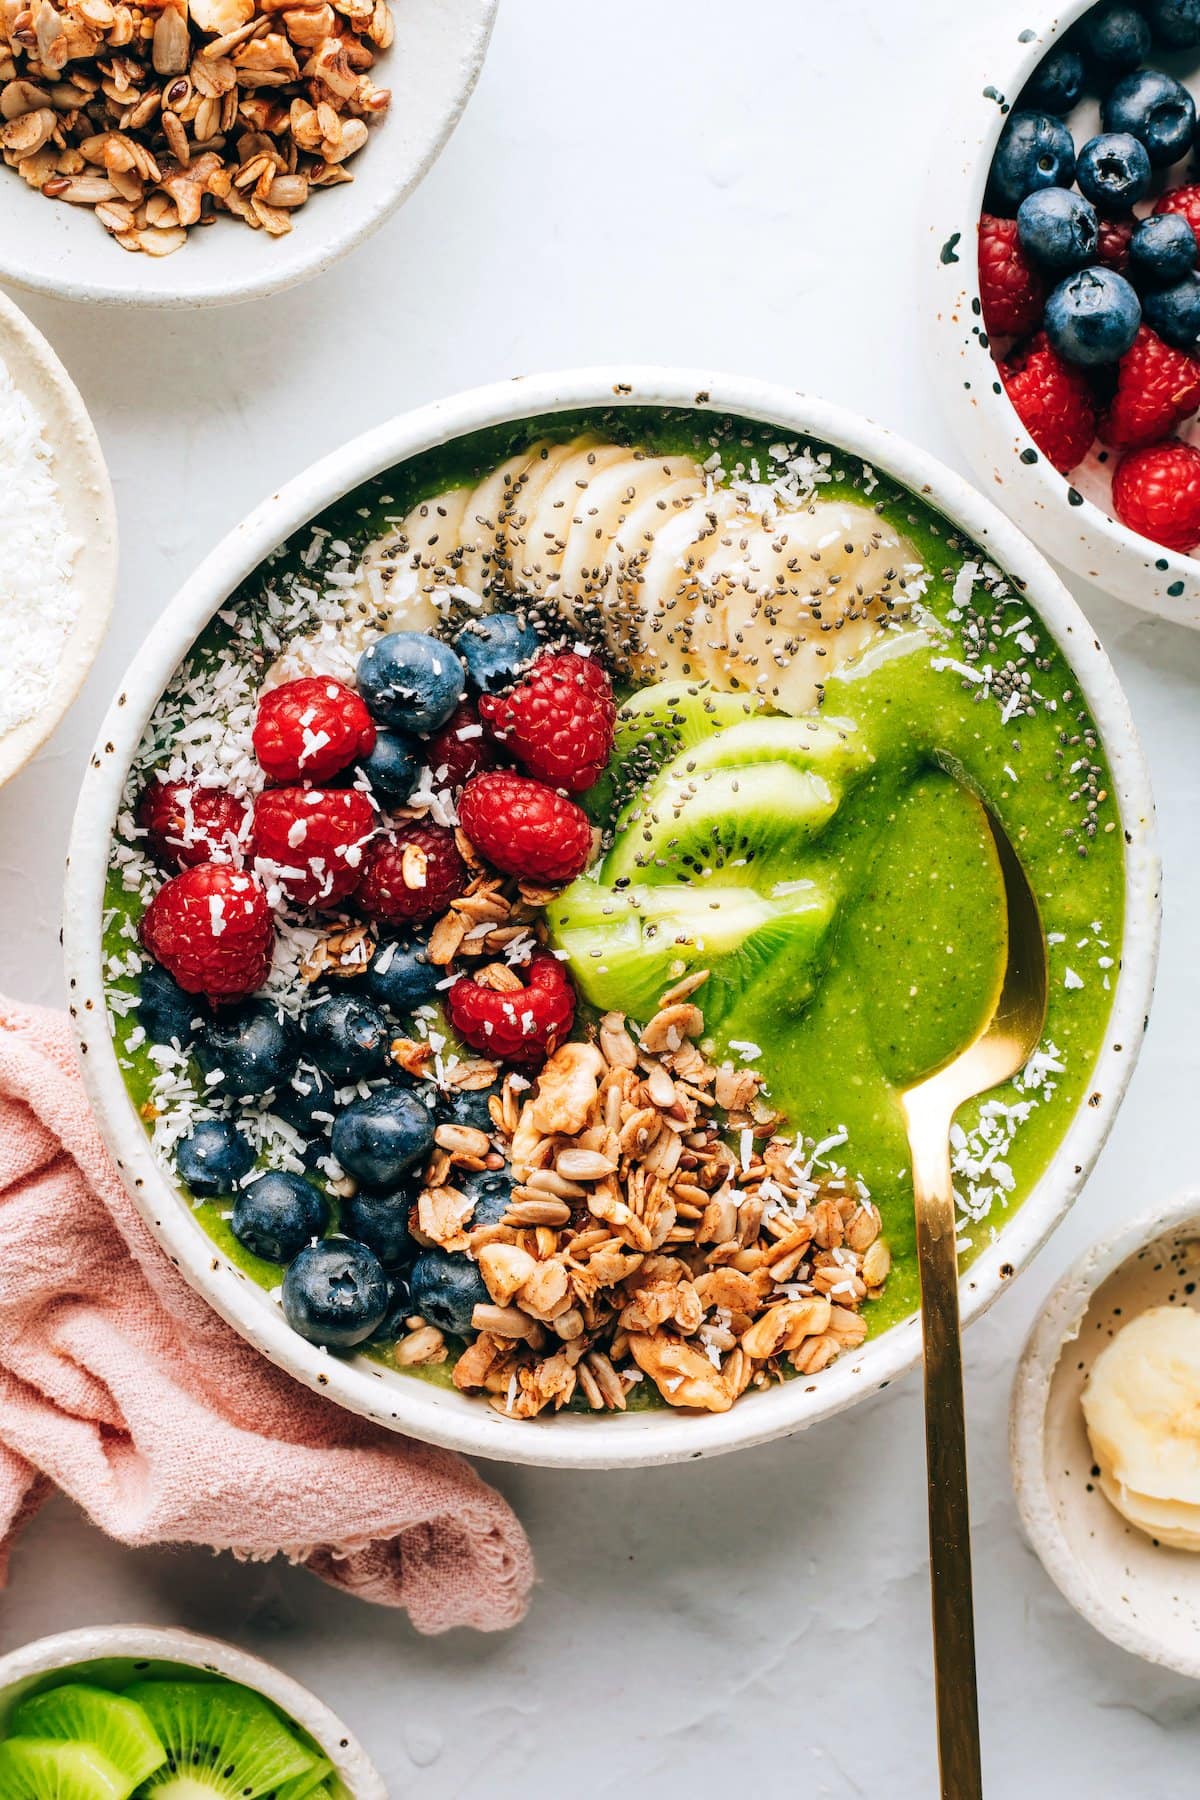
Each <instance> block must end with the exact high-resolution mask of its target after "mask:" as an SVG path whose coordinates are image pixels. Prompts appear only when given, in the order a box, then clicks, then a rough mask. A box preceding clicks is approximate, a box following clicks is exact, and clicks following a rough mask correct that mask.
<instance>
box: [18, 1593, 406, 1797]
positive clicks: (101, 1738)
mask: <svg viewBox="0 0 1200 1800" xmlns="http://www.w3.org/2000/svg"><path fill="white" fill-rule="evenodd" d="M193 1755H194V1756H196V1757H197V1758H199V1759H202V1762H203V1761H207V1762H208V1763H209V1765H210V1767H209V1769H204V1768H203V1767H201V1773H200V1778H199V1780H198V1782H197V1786H196V1790H195V1791H196V1792H197V1793H199V1792H201V1791H203V1792H205V1793H208V1792H209V1791H210V1784H212V1785H211V1791H212V1792H213V1793H218V1792H221V1793H232V1792H234V1791H236V1792H238V1793H240V1792H242V1791H243V1788H242V1785H241V1784H240V1783H237V1782H236V1777H237V1774H238V1771H239V1769H240V1768H244V1769H245V1770H246V1772H247V1773H246V1790H245V1791H247V1792H248V1791H250V1790H251V1789H260V1788H261V1784H262V1782H263V1780H264V1779H265V1780H266V1782H268V1783H272V1782H273V1783H276V1784H277V1785H278V1788H279V1791H280V1792H281V1793H285V1792H291V1791H293V1790H294V1791H295V1792H296V1793H304V1794H309V1793H311V1794H312V1796H313V1800H386V1789H385V1788H384V1785H383V1781H382V1778H381V1777H380V1775H379V1772H378V1770H377V1769H376V1768H375V1767H374V1765H373V1764H372V1763H371V1761H370V1759H369V1758H368V1756H367V1754H366V1752H365V1751H364V1749H363V1748H362V1745H361V1744H360V1743H359V1742H358V1740H357V1739H356V1738H355V1737H354V1735H353V1734H352V1732H351V1731H350V1730H349V1729H348V1727H347V1726H345V1725H344V1724H343V1723H342V1721H341V1720H340V1719H339V1718H338V1717H337V1716H336V1714H334V1713H333V1712H331V1711H330V1709H329V1707H327V1706H326V1705H325V1703H324V1702H323V1701H322V1700H318V1698H317V1696H316V1695H315V1694H312V1693H310V1692H309V1690H308V1689H307V1688H305V1687H303V1686H301V1684H300V1683H299V1682H298V1681H294V1680H293V1679H292V1677H291V1676H290V1675H285V1674H284V1673H283V1671H282V1670H281V1669H277V1668H275V1667H273V1665H272V1664H270V1663H268V1662H264V1661H263V1660H262V1658H261V1657H257V1656H251V1655H250V1654H249V1652H248V1651H245V1650H241V1649H239V1648H238V1647H237V1645H235V1644H227V1643H224V1642H222V1641H221V1640H220V1639H218V1638H210V1637H200V1636H198V1635H197V1634H196V1633H194V1632H190V1631H180V1630H177V1629H175V1628H174V1627H167V1626H154V1625H89V1626H84V1627H81V1628H80V1629H79V1630H76V1631H61V1632H56V1633H55V1634H54V1635H53V1636H52V1637H44V1638H37V1639H35V1640H34V1642H33V1643H29V1644H23V1645H22V1646H21V1647H20V1649H17V1650H12V1651H10V1652H9V1653H8V1655H6V1656H0V1780H2V1781H3V1784H4V1785H3V1791H4V1792H5V1793H15V1792H18V1791H19V1792H20V1793H22V1794H24V1793H30V1794H33V1793H60V1792H61V1793H64V1794H66V1793H71V1794H74V1793H79V1794H93V1793H94V1794H97V1795H111V1794H124V1793H128V1792H129V1791H130V1788H131V1786H132V1785H133V1784H135V1783H136V1784H137V1792H138V1794H139V1795H144V1796H146V1800H154V1796H155V1795H157V1794H159V1793H160V1792H162V1793H163V1794H164V1795H165V1794H170V1793H173V1792H176V1791H177V1784H178V1781H179V1774H178V1766H179V1763H180V1762H183V1761H184V1760H185V1759H188V1758H191V1757H192V1756H193ZM218 1757H219V1761H218V1760H217V1759H218ZM213 1765H215V1767H214V1766H213ZM192 1766H193V1767H196V1766H197V1765H196V1764H195V1763H193V1765H192ZM229 1783H233V1785H226V1784H229ZM188 1785H189V1786H190V1783H189V1784H188ZM272 1791H274V1789H272Z"/></svg>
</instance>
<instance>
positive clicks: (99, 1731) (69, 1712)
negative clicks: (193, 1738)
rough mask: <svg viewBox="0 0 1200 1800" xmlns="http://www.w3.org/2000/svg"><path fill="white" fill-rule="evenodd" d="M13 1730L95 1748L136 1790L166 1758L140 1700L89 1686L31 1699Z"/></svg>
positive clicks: (68, 1684) (73, 1685) (71, 1685)
mask: <svg viewBox="0 0 1200 1800" xmlns="http://www.w3.org/2000/svg"><path fill="white" fill-rule="evenodd" d="M8 1729H9V1731H10V1732H11V1733H12V1735H13V1736H14V1737H31V1738H59V1739H62V1740H63V1741H64V1742H67V1743H72V1744H94V1745H95V1747H96V1749H97V1750H99V1751H101V1753H102V1754H103V1755H104V1756H106V1757H107V1758H108V1760H109V1762H110V1763H112V1765H113V1767H114V1768H116V1769H119V1770H120V1772H121V1773H122V1774H123V1775H127V1776H128V1777H129V1786H130V1787H131V1788H134V1787H136V1786H137V1784H138V1782H139V1781H144V1780H145V1778H146V1776H147V1775H150V1774H152V1773H153V1771H154V1770H155V1769H157V1768H160V1767H161V1766H162V1764H163V1763H164V1762H165V1761H166V1758H167V1753H166V1750H165V1749H164V1748H163V1745H162V1742H161V1740H160V1738H159V1737H158V1734H157V1733H156V1732H155V1730H154V1729H153V1727H152V1726H151V1724H150V1721H149V1719H148V1718H147V1717H146V1715H145V1713H144V1712H143V1711H142V1709H141V1707H140V1706H138V1705H137V1703H136V1702H135V1701H133V1700H129V1699H127V1698H126V1696H125V1695H124V1694H114V1693H111V1692H110V1691H109V1689H108V1688H102V1687H93V1686H92V1685H91V1684H90V1683H88V1682H86V1681H64V1682H63V1683H62V1684H61V1685H60V1686H58V1687H52V1688H45V1689H44V1690H43V1691H42V1692H41V1693H40V1694H31V1695H30V1696H29V1698H28V1699H27V1700H22V1701H21V1704H20V1705H19V1706H18V1707H17V1708H16V1710H15V1711H14V1712H13V1715H12V1717H11V1719H10V1720H9V1722H8Z"/></svg>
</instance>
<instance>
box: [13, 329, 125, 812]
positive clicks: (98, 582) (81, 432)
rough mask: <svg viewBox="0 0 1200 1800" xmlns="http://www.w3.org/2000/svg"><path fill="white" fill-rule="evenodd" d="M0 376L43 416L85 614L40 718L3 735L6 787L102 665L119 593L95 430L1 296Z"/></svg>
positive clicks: (71, 387) (66, 646)
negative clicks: (101, 656) (75, 544)
mask: <svg viewBox="0 0 1200 1800" xmlns="http://www.w3.org/2000/svg"><path fill="white" fill-rule="evenodd" d="M0 368H4V369H6V370H7V372H8V375H9V378H10V380H11V381H12V383H13V385H14V387H16V389H17V390H18V392H19V393H21V394H22V395H24V396H25V398H26V399H27V400H28V401H29V403H30V405H31V406H32V407H33V408H34V410H35V411H36V413H37V414H38V416H39V419H40V421H41V427H42V437H43V440H44V442H45V444H46V447H47V449H48V450H49V452H50V459H51V472H52V474H53V476H54V481H55V485H56V486H57V488H58V492H59V499H60V501H61V504H62V509H63V517H64V519H65V521H66V525H67V529H68V530H69V531H70V533H71V535H72V536H73V537H74V538H75V539H76V540H77V541H78V544H79V548H78V550H77V551H76V553H75V560H74V566H73V580H74V584H75V586H76V587H77V589H78V590H79V610H78V612H77V614H76V617H75V622H74V624H73V625H72V626H71V629H70V631H69V632H68V633H67V635H66V637H65V638H64V640H63V646H62V652H61V655H60V657H59V661H58V667H57V669H56V670H55V675H54V681H53V683H52V685H51V688H50V691H49V693H48V694H47V696H46V698H45V700H44V701H43V702H42V703H41V705H39V706H38V708H37V710H36V711H35V712H34V713H33V715H32V716H31V717H30V718H28V719H25V720H23V721H22V722H21V723H20V724H19V725H15V726H14V727H13V728H12V730H11V731H7V732H4V733H3V734H0V787H2V786H3V785H4V783H5V782H6V781H9V780H10V779H11V778H12V777H13V776H14V775H16V774H17V773H18V771H19V770H20V769H22V768H24V766H25V764H26V763H27V762H28V761H29V759H30V758H31V757H32V756H34V755H35V754H36V753H37V751H38V750H40V749H41V747H42V745H43V744H44V743H45V742H46V740H47V738H49V737H50V735H51V733H52V732H54V731H55V730H56V729H57V728H58V726H59V725H60V724H61V722H62V720H63V719H64V718H65V716H66V714H67V712H68V711H69V710H70V708H71V706H72V705H73V703H74V701H75V699H76V697H77V695H78V693H79V690H80V688H81V687H82V686H83V683H84V681H85V679H86V677H87V674H88V671H89V670H90V668H91V666H92V664H93V663H94V662H95V660H96V657H97V655H98V654H99V651H100V645H101V644H102V643H103V641H104V634H105V632H106V631H107V630H108V626H109V621H110V619H111V618H112V610H113V603H114V601H115V599H116V593H117V508H116V502H115V500H114V498H113V490H112V482H111V480H110V479H109V474H108V466H107V464H106V463H105V460H104V452H103V450H102V449H101V448H100V440H99V438H98V437H97V436H96V428H95V426H94V425H93V424H92V421H91V418H90V416H89V414H88V410H87V407H86V406H85V405H84V403H83V397H82V395H81V394H80V392H79V389H78V388H77V387H76V386H75V383H74V382H73V381H72V379H71V377H70V375H69V374H68V373H67V371H66V369H65V368H64V367H63V364H62V363H61V362H60V360H59V358H58V357H57V356H56V354H55V352H54V351H53V349H52V348H51V346H50V344H49V343H48V341H47V340H46V338H45V337H43V335H42V333H41V332H40V331H39V330H38V329H37V326H36V325H34V324H33V323H32V322H31V321H30V320H29V319H27V318H26V317H25V314H24V313H23V312H22V311H21V309H20V307H19V306H17V305H16V304H15V303H14V302H13V301H12V300H10V299H9V298H8V296H7V295H6V294H3V293H0Z"/></svg>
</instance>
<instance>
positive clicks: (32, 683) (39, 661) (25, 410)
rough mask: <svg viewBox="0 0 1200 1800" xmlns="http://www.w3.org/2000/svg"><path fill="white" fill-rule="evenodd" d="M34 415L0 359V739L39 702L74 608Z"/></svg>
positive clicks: (70, 559) (47, 459)
mask: <svg viewBox="0 0 1200 1800" xmlns="http://www.w3.org/2000/svg"><path fill="white" fill-rule="evenodd" d="M42 430H43V428H42V421H41V419H39V417H38V416H37V414H36V413H35V411H34V410H33V408H32V407H31V406H30V404H29V402H28V401H27V400H26V399H25V397H24V395H23V394H21V393H19V392H18V390H17V387H16V385H15V383H14V382H13V379H12V377H11V375H10V374H9V372H8V370H7V369H6V368H5V367H4V365H3V363H0V603H2V604H3V608H4V635H5V641H6V643H7V644H8V645H9V647H10V649H12V650H13V652H14V654H11V655H5V656H3V657H0V736H3V735H4V733H5V732H9V731H12V730H14V729H15V727H16V726H18V725H21V724H23V723H24V722H25V720H26V719H30V718H32V717H33V715H34V714H35V713H36V712H37V711H38V709H39V708H40V707H41V706H42V705H43V703H44V702H45V700H46V698H47V696H48V695H49V693H50V691H51V688H52V687H53V685H54V680H55V677H56V675H57V673H58V666H59V662H60V660H61V657H62V650H63V645H64V644H65V642H66V640H67V637H68V636H69V634H70V632H71V629H72V627H73V626H74V624H75V620H76V617H77V616H78V613H79V591H78V589H77V587H76V585H75V581H74V563H75V557H76V555H77V553H78V551H79V549H80V545H79V542H78V540H77V539H75V538H73V537H72V536H71V534H70V532H69V531H68V529H67V521H66V516H65V514H64V512H63V508H62V502H61V500H60V498H59V492H58V484H57V482H56V481H55V479H54V468H53V459H52V457H51V454H50V450H49V448H48V447H47V444H46V440H45V438H44V436H43V435H42Z"/></svg>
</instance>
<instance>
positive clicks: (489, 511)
mask: <svg viewBox="0 0 1200 1800" xmlns="http://www.w3.org/2000/svg"><path fill="white" fill-rule="evenodd" d="M534 460H535V457H534V454H531V452H530V451H528V450H522V451H521V452H520V454H519V455H517V456H510V457H509V458H508V460H507V462H502V463H501V464H500V465H499V467H498V468H495V469H493V470H492V472H491V474H490V475H488V476H486V477H485V479H484V480H483V481H481V482H480V483H479V484H478V486H477V487H474V488H472V490H471V492H470V493H469V494H468V496H467V501H466V504H465V506H464V507H463V517H462V524H461V526H460V527H459V539H460V542H461V544H462V550H463V557H462V562H461V563H460V565H459V577H458V578H459V581H460V583H461V584H462V586H463V587H465V588H470V590H471V592H472V593H475V594H486V593H487V591H488V588H489V587H490V585H491V583H492V581H493V579H495V580H496V581H497V584H498V585H503V575H502V572H501V561H502V559H501V557H500V555H499V538H500V528H501V522H502V520H503V519H504V518H505V516H506V514H507V512H508V510H509V509H510V507H511V506H512V503H513V490H514V489H515V488H519V486H520V483H521V481H522V478H523V477H524V476H525V474H526V472H527V471H528V469H529V467H530V465H531V463H532V462H533V461H534Z"/></svg>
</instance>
